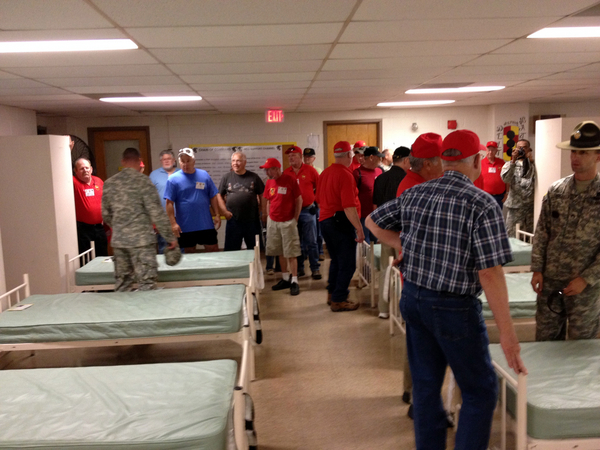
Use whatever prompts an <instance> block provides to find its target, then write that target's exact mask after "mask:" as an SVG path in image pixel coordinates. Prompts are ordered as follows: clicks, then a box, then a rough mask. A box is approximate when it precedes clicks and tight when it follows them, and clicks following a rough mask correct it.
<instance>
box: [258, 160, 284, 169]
mask: <svg viewBox="0 0 600 450" xmlns="http://www.w3.org/2000/svg"><path fill="white" fill-rule="evenodd" d="M272 167H281V163H280V162H279V161H278V160H277V159H276V158H269V159H267V162H266V163H264V164H263V165H262V166H260V168H261V169H270V168H272Z"/></svg>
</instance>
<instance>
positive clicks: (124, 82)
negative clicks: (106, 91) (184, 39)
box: [42, 75, 183, 90]
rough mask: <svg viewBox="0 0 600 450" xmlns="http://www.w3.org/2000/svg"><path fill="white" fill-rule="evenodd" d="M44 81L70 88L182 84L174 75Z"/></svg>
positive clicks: (49, 79) (45, 79)
mask: <svg viewBox="0 0 600 450" xmlns="http://www.w3.org/2000/svg"><path fill="white" fill-rule="evenodd" d="M42 81H43V82H44V83H48V84H50V85H53V86H58V87H62V88H65V89H69V90H70V89H71V88H74V87H81V86H144V85H156V84H160V85H172V84H173V85H178V84H183V83H182V82H181V80H179V78H177V77H176V76H172V75H171V76H164V77H160V76H158V77H87V78H43V79H42Z"/></svg>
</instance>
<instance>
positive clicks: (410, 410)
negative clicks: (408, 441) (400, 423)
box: [408, 405, 415, 420]
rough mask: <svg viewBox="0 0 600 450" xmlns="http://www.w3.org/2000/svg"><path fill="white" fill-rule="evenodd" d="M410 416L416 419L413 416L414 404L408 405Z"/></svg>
mask: <svg viewBox="0 0 600 450" xmlns="http://www.w3.org/2000/svg"><path fill="white" fill-rule="evenodd" d="M408 418H409V419H412V420H415V418H414V417H413V405H410V406H409V407H408Z"/></svg>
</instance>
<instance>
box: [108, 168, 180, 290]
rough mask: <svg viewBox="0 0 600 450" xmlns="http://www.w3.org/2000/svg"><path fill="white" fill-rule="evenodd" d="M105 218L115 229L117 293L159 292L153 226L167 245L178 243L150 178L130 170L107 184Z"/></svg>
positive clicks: (113, 239) (109, 180)
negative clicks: (136, 288)
mask: <svg viewBox="0 0 600 450" xmlns="http://www.w3.org/2000/svg"><path fill="white" fill-rule="evenodd" d="M102 218H103V219H104V222H105V223H106V224H107V225H108V226H110V227H111V228H112V241H111V244H112V246H113V248H114V253H115V278H116V279H117V283H116V285H115V289H116V290H117V291H131V290H132V288H133V283H134V282H137V283H138V286H139V290H140V291H147V290H150V289H156V280H157V278H158V264H157V262H156V236H155V235H154V229H153V228H152V224H155V225H156V228H158V231H159V233H160V234H161V235H162V236H163V237H164V238H165V240H166V241H167V242H173V241H175V236H174V235H173V231H172V230H171V225H170V223H169V219H168V218H167V215H166V213H165V211H164V209H163V207H162V205H161V203H160V199H159V198H158V192H157V191H156V188H155V187H154V184H153V183H152V181H150V178H148V177H147V176H146V175H144V174H142V173H140V172H138V171H136V170H133V169H129V168H125V169H123V170H122V171H121V172H119V173H118V174H116V175H114V176H113V177H110V178H109V179H108V180H106V182H105V183H104V192H103V194H102Z"/></svg>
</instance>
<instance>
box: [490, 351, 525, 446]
mask: <svg viewBox="0 0 600 450" xmlns="http://www.w3.org/2000/svg"><path fill="white" fill-rule="evenodd" d="M492 364H493V366H494V369H496V373H498V375H499V376H500V405H501V407H502V412H501V414H502V418H501V421H500V426H501V428H502V431H501V432H502V435H501V437H500V439H501V441H500V446H501V447H500V448H501V449H502V450H506V433H507V429H506V419H507V416H506V383H507V382H508V383H509V384H510V385H511V386H513V387H514V388H515V389H516V391H517V411H516V422H517V429H516V446H515V450H526V449H527V376H526V375H524V374H519V375H518V378H517V379H515V378H514V376H513V375H512V374H510V373H508V372H507V371H506V370H504V369H503V368H502V367H500V366H499V365H498V364H497V363H496V362H495V361H493V360H492Z"/></svg>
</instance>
